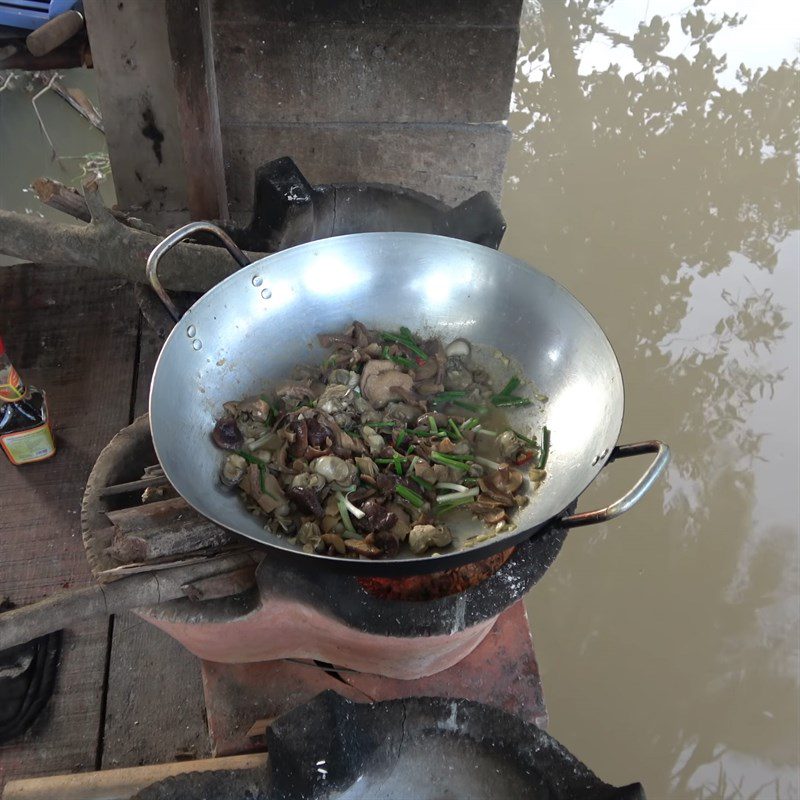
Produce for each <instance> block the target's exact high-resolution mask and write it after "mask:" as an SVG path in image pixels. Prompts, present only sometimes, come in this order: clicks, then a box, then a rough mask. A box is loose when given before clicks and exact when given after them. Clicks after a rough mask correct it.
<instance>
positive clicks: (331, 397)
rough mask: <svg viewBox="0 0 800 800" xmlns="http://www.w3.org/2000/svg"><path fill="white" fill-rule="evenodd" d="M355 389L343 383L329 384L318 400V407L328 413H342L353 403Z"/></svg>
mask: <svg viewBox="0 0 800 800" xmlns="http://www.w3.org/2000/svg"><path fill="white" fill-rule="evenodd" d="M353 397H354V395H353V390H352V389H351V388H349V387H348V386H346V385H343V384H341V383H334V384H329V385H328V386H326V387H325V391H324V392H323V393H322V394H321V395H320V398H319V400H318V401H317V408H319V409H320V410H322V411H327V412H328V414H334V415H335V414H340V413H342V412H343V411H347V409H348V408H350V406H351V405H352V403H353Z"/></svg>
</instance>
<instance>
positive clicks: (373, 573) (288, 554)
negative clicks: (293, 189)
mask: <svg viewBox="0 0 800 800" xmlns="http://www.w3.org/2000/svg"><path fill="white" fill-rule="evenodd" d="M365 238H370V239H375V240H380V239H383V240H384V241H388V242H393V241H394V242H400V241H403V240H419V239H434V240H439V241H442V240H443V241H445V242H447V243H448V244H449V245H451V246H456V247H462V248H463V249H465V250H471V251H485V250H488V251H489V252H491V253H494V254H495V255H496V256H500V257H502V258H503V259H505V260H506V261H507V262H508V263H509V265H510V266H512V267H513V268H514V269H519V270H524V271H528V272H529V271H531V270H533V271H534V272H537V273H539V274H540V275H542V276H543V277H545V278H547V279H548V280H549V281H552V282H553V284H555V285H556V286H557V287H558V288H559V289H561V290H562V291H563V292H565V293H566V294H567V295H568V296H569V297H570V298H571V299H572V300H573V301H574V302H575V303H577V304H578V306H579V307H580V308H581V309H582V310H583V311H584V312H585V313H586V314H587V316H588V317H589V318H590V319H591V320H592V322H593V323H594V324H595V325H596V326H597V330H598V331H599V333H600V335H601V336H602V338H603V339H604V340H605V342H606V344H607V345H608V347H609V349H610V351H611V354H612V356H613V358H614V363H615V364H616V366H617V372H618V374H619V378H620V393H621V398H620V416H619V426H618V428H617V430H616V433H615V435H614V443H615V446H616V445H618V444H619V436H620V433H621V432H622V425H623V422H624V419H625V396H626V392H625V376H624V374H623V371H622V365H621V364H620V361H619V357H618V356H617V352H616V350H615V349H614V345H613V344H612V343H611V340H610V339H609V338H608V336H607V334H606V332H605V330H604V329H603V327H602V325H600V323H599V322H598V320H597V318H596V317H595V315H594V314H592V312H591V311H589V309H588V308H586V306H585V305H584V304H583V303H582V302H581V301H580V300H579V299H578V298H577V297H576V296H575V295H574V294H573V293H572V292H571V291H570V290H569V289H567V288H566V287H565V286H564V285H563V284H562V283H560V282H559V281H557V280H556V279H555V278H553V277H552V276H550V275H548V274H547V273H546V272H543V271H542V270H541V269H539V268H538V267H536V266H534V265H533V264H529V263H528V262H526V261H523V260H522V259H520V258H516V257H515V256H512V255H509V254H508V253H504V252H501V251H500V250H496V249H494V248H492V247H487V246H485V245H481V244H476V243H475V242H469V241H466V240H464V239H454V238H452V237H449V236H441V235H438V234H431V233H412V232H405V231H403V232H394V231H371V232H367V233H350V234H343V235H341V236H329V237H325V238H323V239H315V240H313V241H310V242H305V243H303V244H299V245H295V246H293V247H288V248H286V249H285V250H279V251H278V252H276V253H270V254H269V255H266V256H263V257H262V258H259V259H256V260H255V261H252V262H251V263H250V264H248V265H247V266H245V267H241V268H240V269H237V270H235V271H234V272H232V273H231V274H230V275H228V276H226V277H225V278H223V279H222V280H221V281H220V282H219V283H216V284H215V285H214V286H212V287H211V288H210V289H209V290H208V291H207V292H204V293H203V294H202V295H201V296H200V297H199V298H198V299H197V300H195V302H194V303H192V305H191V306H190V307H189V308H188V309H187V310H186V311H185V312H184V315H185V314H187V313H188V312H189V311H192V310H194V309H195V308H197V307H198V306H199V305H200V304H201V303H202V302H203V301H204V300H205V299H206V298H207V297H208V296H209V295H211V294H212V293H213V292H215V291H217V290H221V288H222V287H223V286H225V285H227V284H228V283H230V282H233V281H235V280H236V279H237V278H238V277H239V274H240V273H242V272H244V271H246V270H250V269H252V267H253V266H255V265H263V264H265V263H268V262H270V260H271V259H278V258H280V257H285V255H286V254H287V253H295V252H297V251H299V250H304V249H305V250H307V249H313V248H315V247H320V246H329V245H330V243H331V242H337V241H340V240H341V241H347V240H353V239H359V240H363V239H365ZM182 318H183V317H181V319H182ZM180 321H181V320H178V322H176V324H175V325H174V327H173V328H172V330H171V331H170V332H169V334H168V335H167V338H166V339H165V340H164V344H163V345H162V346H161V350H160V351H159V354H158V358H157V359H156V363H155V366H154V367H153V374H152V377H151V379H150V389H149V391H148V417H149V425H150V436H151V439H152V441H153V449H154V450H155V453H156V457H157V458H158V461H159V464H160V465H161V467H162V469H163V470H164V474H165V476H166V477H167V479H168V480H169V482H170V484H171V485H172V487H173V488H174V489H175V491H176V492H178V494H179V495H180V496H181V497H182V498H183V499H184V500H186V502H187V503H189V505H190V506H191V507H192V508H194V509H195V511H197V512H198V513H199V514H202V516H204V517H206V519H209V520H211V521H212V522H214V523H216V524H217V525H219V526H220V527H222V528H225V529H226V530H229V531H231V532H232V533H235V534H236V535H237V536H241V537H243V538H245V539H248V540H250V541H252V542H255V543H256V544H259V545H262V546H264V547H266V548H269V550H270V551H272V552H271V555H274V556H275V557H280V558H286V559H289V560H290V561H294V562H295V563H296V564H297V565H298V566H302V565H303V564H305V566H312V561H310V560H309V559H313V561H314V562H316V564H317V566H319V567H321V568H325V569H329V570H332V571H335V572H341V573H347V574H350V575H360V576H362V577H366V576H370V577H400V576H410V575H426V574H431V573H434V572H443V571H446V570H449V569H454V568H456V567H461V566H464V565H466V564H472V563H475V562H476V561H482V560H484V559H485V558H489V557H490V556H492V555H495V554H496V553H499V552H500V551H502V550H506V549H507V548H509V547H513V546H516V545H518V544H519V543H520V542H522V541H525V540H526V539H531V538H533V536H535V535H536V534H537V533H539V532H540V531H542V530H544V529H546V528H549V527H551V526H552V525H554V524H557V523H558V520H559V519H561V518H562V517H563V516H564V515H565V514H566V513H567V511H568V509H569V508H570V507H571V506H572V505H573V504H575V503H576V502H577V501H578V500H579V499H580V497H581V495H582V494H583V493H584V492H585V491H586V490H587V489H588V488H589V487H590V486H591V485H592V484H593V483H594V482H595V481H596V480H597V478H598V477H599V475H600V474H601V473H602V472H603V470H604V469H605V468H606V466H607V465H608V462H609V459H610V458H611V455H612V453H613V452H614V447H611V448H609V450H608V453H607V454H606V455H605V456H604V457H603V458H602V459H601V462H602V463H601V465H600V468H599V469H598V470H597V472H596V474H595V475H594V476H593V477H592V478H590V479H589V480H588V481H587V482H586V484H585V485H584V486H583V488H582V489H580V491H579V492H578V493H577V494H576V495H575V496H574V497H572V498H571V499H570V500H569V501H568V502H567V503H565V504H564V506H563V508H562V509H561V511H559V512H558V513H557V514H554V515H553V516H551V517H549V518H547V519H545V520H543V521H542V522H540V523H538V524H536V525H533V526H531V527H526V528H523V529H520V530H514V531H511V532H509V533H505V534H501V535H499V536H497V537H495V538H493V539H489V540H487V541H485V542H481V543H480V544H476V545H475V546H473V547H462V548H461V549H459V550H454V551H452V552H445V553H441V554H438V555H422V556H414V557H407V558H390V559H374V560H373V559H367V558H340V557H335V556H328V555H324V554H320V553H306V552H304V551H303V550H299V549H295V548H294V547H292V546H290V545H288V544H287V545H286V546H284V545H282V544H279V543H277V542H271V541H265V540H264V539H256V538H254V537H253V536H250V535H249V534H246V533H240V532H239V531H237V530H235V529H233V528H231V527H230V526H229V525H228V524H227V523H226V522H224V521H222V520H220V519H218V518H217V516H216V515H214V514H208V513H206V512H205V511H201V510H200V509H198V508H196V507H195V506H194V505H193V504H192V503H191V502H190V501H189V500H188V499H187V498H185V497H184V496H183V494H182V493H181V491H180V489H179V488H178V487H177V486H175V483H174V482H173V480H172V477H171V476H170V475H169V473H168V470H167V468H166V467H164V464H163V462H162V459H161V454H160V453H159V445H158V441H157V437H156V434H155V431H154V430H153V391H154V387H155V384H156V378H157V377H158V373H159V367H160V366H161V361H162V358H164V354H165V352H166V350H167V347H168V345H169V344H170V342H171V341H172V338H173V336H174V337H177V336H179V332H178V329H179V327H180ZM272 535H273V536H275V537H277V538H280V537H279V536H278V534H272ZM312 568H313V567H312Z"/></svg>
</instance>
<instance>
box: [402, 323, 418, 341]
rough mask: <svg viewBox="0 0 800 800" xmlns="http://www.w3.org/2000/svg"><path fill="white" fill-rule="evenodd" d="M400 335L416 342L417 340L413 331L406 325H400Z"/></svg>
mask: <svg viewBox="0 0 800 800" xmlns="http://www.w3.org/2000/svg"><path fill="white" fill-rule="evenodd" d="M400 335H401V336H402V337H404V338H405V339H406V340H407V341H409V342H415V341H416V340H415V339H414V337H413V335H412V334H411V331H410V330H409V329H408V328H406V327H405V326H403V325H401V326H400Z"/></svg>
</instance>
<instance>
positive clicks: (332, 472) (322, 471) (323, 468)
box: [310, 456, 356, 488]
mask: <svg viewBox="0 0 800 800" xmlns="http://www.w3.org/2000/svg"><path fill="white" fill-rule="evenodd" d="M310 466H311V469H312V470H314V472H316V473H317V475H321V476H322V477H323V478H325V480H326V481H328V482H329V483H333V484H335V485H337V486H339V487H341V488H343V487H345V486H349V485H350V484H351V483H352V482H353V481H354V480H355V476H356V467H355V464H351V463H348V462H347V461H345V460H344V459H341V458H339V457H338V456H321V457H320V458H315V459H314V460H313V461H312V462H311V464H310Z"/></svg>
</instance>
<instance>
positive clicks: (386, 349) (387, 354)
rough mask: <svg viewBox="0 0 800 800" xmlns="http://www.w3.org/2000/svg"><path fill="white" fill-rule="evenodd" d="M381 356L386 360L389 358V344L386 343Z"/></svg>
mask: <svg viewBox="0 0 800 800" xmlns="http://www.w3.org/2000/svg"><path fill="white" fill-rule="evenodd" d="M381 358H382V359H383V360H384V361H386V360H387V359H388V358H389V345H388V344H385V345H384V346H383V350H381Z"/></svg>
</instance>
